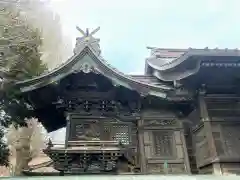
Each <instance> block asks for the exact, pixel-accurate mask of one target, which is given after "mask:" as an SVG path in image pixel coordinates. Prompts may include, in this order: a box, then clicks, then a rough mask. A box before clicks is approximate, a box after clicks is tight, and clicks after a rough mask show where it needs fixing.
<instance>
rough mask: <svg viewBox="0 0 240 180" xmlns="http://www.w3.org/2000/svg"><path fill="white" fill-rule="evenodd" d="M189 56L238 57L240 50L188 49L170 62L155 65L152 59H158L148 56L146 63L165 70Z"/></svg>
mask: <svg viewBox="0 0 240 180" xmlns="http://www.w3.org/2000/svg"><path fill="white" fill-rule="evenodd" d="M190 56H236V57H240V51H239V50H225V49H189V50H188V51H187V52H185V53H184V54H183V55H181V56H180V57H177V58H175V59H173V60H172V61H170V62H167V63H164V64H161V65H157V63H156V62H154V61H159V60H158V59H156V58H148V59H147V60H146V61H147V64H148V65H149V66H150V67H152V68H153V69H156V70H159V71H166V70H169V69H172V68H174V67H176V66H178V65H180V64H181V63H182V62H184V61H185V60H187V59H188V58H189V57H190Z"/></svg>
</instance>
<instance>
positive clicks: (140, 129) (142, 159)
mask: <svg viewBox="0 0 240 180" xmlns="http://www.w3.org/2000/svg"><path fill="white" fill-rule="evenodd" d="M143 124H144V120H143V119H139V120H138V121H137V132H138V145H139V158H140V168H141V173H144V174H145V173H146V172H147V168H146V166H147V163H146V157H145V148H144V131H143Z"/></svg>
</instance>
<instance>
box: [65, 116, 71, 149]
mask: <svg viewBox="0 0 240 180" xmlns="http://www.w3.org/2000/svg"><path fill="white" fill-rule="evenodd" d="M66 121H67V125H66V136H65V148H67V146H68V139H69V135H70V115H69V114H67V116H66Z"/></svg>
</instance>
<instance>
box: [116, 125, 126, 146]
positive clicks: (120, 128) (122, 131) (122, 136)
mask: <svg viewBox="0 0 240 180" xmlns="http://www.w3.org/2000/svg"><path fill="white" fill-rule="evenodd" d="M112 131H113V134H112V139H113V140H115V141H119V142H121V143H123V144H129V141H130V138H129V137H130V136H129V127H128V125H113V126H112Z"/></svg>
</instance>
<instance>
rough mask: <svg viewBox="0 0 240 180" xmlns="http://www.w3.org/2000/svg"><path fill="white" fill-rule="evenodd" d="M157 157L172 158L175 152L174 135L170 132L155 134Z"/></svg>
mask: <svg viewBox="0 0 240 180" xmlns="http://www.w3.org/2000/svg"><path fill="white" fill-rule="evenodd" d="M153 137H154V145H155V148H154V149H155V155H157V156H162V157H172V156H174V152H173V133H172V132H169V131H157V132H153Z"/></svg>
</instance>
